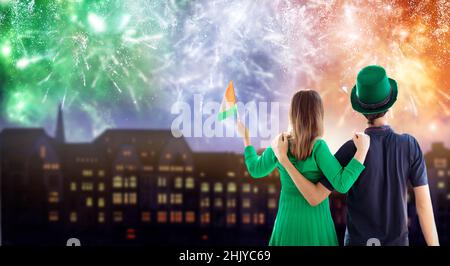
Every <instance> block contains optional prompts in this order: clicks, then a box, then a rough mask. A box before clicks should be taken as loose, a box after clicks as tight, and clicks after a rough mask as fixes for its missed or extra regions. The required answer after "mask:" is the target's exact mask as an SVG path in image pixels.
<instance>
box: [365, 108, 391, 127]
mask: <svg viewBox="0 0 450 266" xmlns="http://www.w3.org/2000/svg"><path fill="white" fill-rule="evenodd" d="M386 113H387V111H384V112H381V113H377V114H365V115H364V116H365V117H366V118H367V124H369V125H373V122H374V121H375V119H377V118H380V117H383V116H384V115H385V114H386Z"/></svg>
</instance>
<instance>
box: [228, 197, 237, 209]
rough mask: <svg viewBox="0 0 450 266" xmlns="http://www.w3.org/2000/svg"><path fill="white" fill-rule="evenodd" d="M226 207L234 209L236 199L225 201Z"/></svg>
mask: <svg viewBox="0 0 450 266" xmlns="http://www.w3.org/2000/svg"><path fill="white" fill-rule="evenodd" d="M227 207H228V208H234V207H236V199H227Z"/></svg>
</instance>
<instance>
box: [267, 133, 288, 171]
mask: <svg viewBox="0 0 450 266" xmlns="http://www.w3.org/2000/svg"><path fill="white" fill-rule="evenodd" d="M288 145H289V142H288V139H287V135H286V134H284V133H281V134H278V135H277V136H276V137H275V138H274V139H273V140H272V144H271V146H272V150H273V152H274V153H275V156H276V157H277V159H278V161H279V162H280V163H281V164H282V165H283V164H284V163H285V162H286V161H288V160H289V159H288V156H287V152H288Z"/></svg>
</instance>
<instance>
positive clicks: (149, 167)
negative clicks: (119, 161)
mask: <svg viewBox="0 0 450 266" xmlns="http://www.w3.org/2000/svg"><path fill="white" fill-rule="evenodd" d="M142 169H143V170H144V171H148V172H150V171H153V166H151V165H144V166H143V167H142Z"/></svg>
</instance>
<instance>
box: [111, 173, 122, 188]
mask: <svg viewBox="0 0 450 266" xmlns="http://www.w3.org/2000/svg"><path fill="white" fill-rule="evenodd" d="M121 187H122V177H121V176H118V175H117V176H115V177H114V178H113V188H121Z"/></svg>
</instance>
